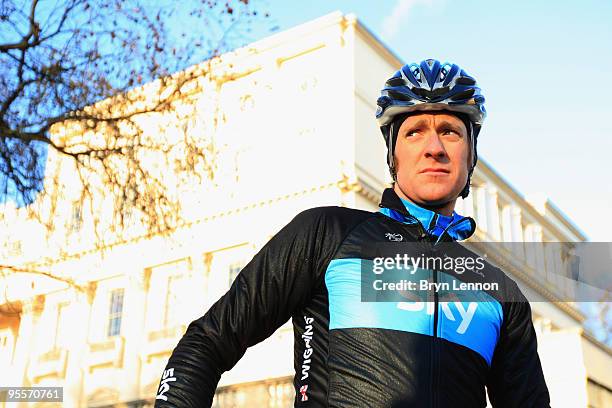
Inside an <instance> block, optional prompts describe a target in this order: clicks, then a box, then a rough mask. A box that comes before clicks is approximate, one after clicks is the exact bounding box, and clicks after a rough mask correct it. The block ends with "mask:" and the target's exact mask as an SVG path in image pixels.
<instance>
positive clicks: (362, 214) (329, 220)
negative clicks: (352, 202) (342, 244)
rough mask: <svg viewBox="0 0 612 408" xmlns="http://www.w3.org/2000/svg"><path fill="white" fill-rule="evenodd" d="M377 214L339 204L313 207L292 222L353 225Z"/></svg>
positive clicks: (298, 215)
mask: <svg viewBox="0 0 612 408" xmlns="http://www.w3.org/2000/svg"><path fill="white" fill-rule="evenodd" d="M374 216H376V213H375V212H371V211H365V210H358V209H355V208H347V207H339V206H323V207H313V208H309V209H307V210H304V211H302V212H300V213H299V214H297V215H296V216H295V218H294V219H293V221H292V222H297V223H304V224H313V223H314V224H321V223H323V224H327V225H330V226H331V225H338V226H346V227H351V226H354V225H357V224H359V223H361V222H363V221H365V220H367V219H369V218H372V217H374Z"/></svg>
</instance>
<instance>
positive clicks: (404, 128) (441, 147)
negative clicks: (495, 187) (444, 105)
mask: <svg viewBox="0 0 612 408" xmlns="http://www.w3.org/2000/svg"><path fill="white" fill-rule="evenodd" d="M468 160H471V157H470V143H469V138H468V134H467V129H466V127H465V124H464V123H463V121H461V119H459V118H458V117H457V116H455V115H452V114H448V113H444V112H432V113H419V114H414V115H411V116H409V117H408V118H406V119H405V120H404V122H403V123H402V125H401V127H400V129H399V132H398V135H397V142H396V147H395V163H396V172H397V183H398V184H399V187H401V190H402V191H403V192H404V193H405V195H407V196H408V197H409V198H410V199H411V200H412V201H414V202H415V203H416V204H421V205H430V206H431V205H433V206H435V205H441V204H445V203H448V202H451V201H452V202H453V203H454V201H455V200H456V199H457V197H458V196H459V194H460V193H461V190H463V187H465V183H466V182H467V177H468V163H469V161H468ZM403 198H405V197H403Z"/></svg>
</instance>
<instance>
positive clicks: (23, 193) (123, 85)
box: [0, 0, 268, 275]
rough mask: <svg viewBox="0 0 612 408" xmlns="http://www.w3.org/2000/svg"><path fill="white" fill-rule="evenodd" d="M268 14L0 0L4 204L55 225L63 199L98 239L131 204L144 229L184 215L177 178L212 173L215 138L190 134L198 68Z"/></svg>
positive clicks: (240, 6)
mask: <svg viewBox="0 0 612 408" xmlns="http://www.w3.org/2000/svg"><path fill="white" fill-rule="evenodd" d="M266 17H268V14H267V13H265V14H261V13H260V14H258V12H257V10H256V9H255V8H254V6H253V4H252V2H249V1H248V0H239V1H238V0H234V1H232V0H228V1H216V0H187V1H184V2H174V1H171V0H156V1H138V0H128V1H125V0H105V1H100V0H57V1H53V2H50V1H38V0H30V1H27V0H23V1H19V0H0V203H2V202H7V201H13V202H15V203H16V204H17V206H18V207H22V208H25V209H26V210H27V212H28V215H29V216H30V217H33V218H35V219H36V221H37V222H39V223H40V225H43V226H44V229H45V230H46V231H47V232H48V234H52V233H53V231H55V230H56V227H58V225H57V224H58V219H62V218H61V217H58V214H57V212H58V202H62V201H66V200H71V202H73V203H74V208H73V210H74V215H73V218H74V219H73V221H75V222H76V223H79V222H81V220H82V219H83V218H82V217H83V216H84V215H83V214H82V212H83V211H86V209H89V213H90V214H91V217H90V219H91V220H92V221H93V223H94V228H93V231H94V232H95V237H96V238H97V239H96V240H92V242H91V244H92V245H96V246H98V247H103V246H105V245H107V244H108V243H109V242H108V240H109V239H110V240H116V239H117V237H118V236H119V231H121V230H125V229H126V227H127V223H126V221H127V220H128V219H130V220H132V219H133V215H134V214H136V215H137V218H138V222H139V223H140V225H142V226H143V227H144V231H145V232H146V233H147V234H159V233H164V232H168V231H171V230H172V229H173V228H175V227H177V226H178V225H180V223H181V222H182V220H181V215H180V214H181V211H180V209H181V200H180V196H179V194H178V193H177V185H180V183H182V182H185V181H186V180H187V179H198V180H200V181H201V180H202V178H208V179H211V178H213V177H214V170H215V147H214V144H213V143H212V142H211V139H210V138H207V137H205V135H202V134H201V133H194V132H192V130H193V115H194V112H196V109H197V103H198V100H199V99H198V98H197V97H196V95H199V94H201V92H202V91H203V89H202V87H201V86H202V84H203V81H202V78H205V77H207V76H210V75H212V74H211V69H210V67H211V64H212V61H214V60H215V58H214V57H216V56H219V55H220V54H221V53H223V52H225V51H227V50H229V49H231V48H234V47H236V46H237V45H242V44H243V43H244V42H245V40H247V39H248V32H249V31H250V28H251V26H252V25H253V24H254V23H255V22H257V21H259V20H260V18H261V20H264V19H265V18H266ZM203 61H204V62H203ZM194 64H195V65H194ZM209 80H210V78H209ZM209 82H210V81H209ZM199 119H202V118H199ZM204 120H211V121H213V120H215V119H214V118H212V117H211V118H210V119H207V118H205V119H204ZM152 123H155V124H156V129H152V127H151V124H152ZM163 126H166V127H167V129H166V130H168V129H170V130H171V131H167V132H166V131H163V130H160V128H161V127H163ZM50 164H52V165H50ZM60 168H63V170H61V171H60ZM168 168H170V169H171V170H173V171H172V172H171V173H172V177H170V176H169V175H168V174H167V172H166V170H164V169H168ZM66 169H69V171H68V172H67V171H66ZM67 174H68V175H69V176H70V177H69V178H70V180H67ZM100 201H104V202H107V203H110V204H111V207H112V211H111V213H112V214H111V216H110V217H109V219H101V218H103V217H100V216H98V214H99V211H100V209H99V208H96V207H95V205H96V204H95V203H96V202H100ZM130 214H131V215H132V216H130ZM109 223H110V228H111V234H110V235H109V234H107V233H108V230H109ZM109 237H110V238H109ZM1 263H4V265H0V272H2V274H3V275H6V274H10V273H24V272H27V273H37V274H43V275H45V274H46V275H49V274H48V273H46V272H45V271H42V272H41V271H39V270H37V269H36V268H33V269H32V270H29V269H28V267H26V266H19V265H17V266H16V265H8V264H6V261H2V262H1Z"/></svg>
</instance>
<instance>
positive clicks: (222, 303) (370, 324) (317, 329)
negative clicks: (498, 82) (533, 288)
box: [155, 59, 549, 408]
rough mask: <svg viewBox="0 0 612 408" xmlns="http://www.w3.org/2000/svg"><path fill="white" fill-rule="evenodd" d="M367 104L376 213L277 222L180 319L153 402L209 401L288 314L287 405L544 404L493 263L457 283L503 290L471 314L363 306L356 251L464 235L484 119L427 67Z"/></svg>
mask: <svg viewBox="0 0 612 408" xmlns="http://www.w3.org/2000/svg"><path fill="white" fill-rule="evenodd" d="M377 104H378V110H377V113H376V117H377V120H378V122H379V125H380V129H381V131H382V134H383V136H384V139H385V142H386V145H387V148H388V155H387V162H388V164H389V170H390V172H391V175H392V177H393V180H394V183H393V187H391V188H387V189H386V190H385V191H384V192H383V195H382V199H381V203H380V210H379V211H378V212H369V211H362V210H356V209H349V208H342V207H319V208H313V209H310V210H306V211H304V212H302V213H300V214H298V215H297V216H296V217H295V218H294V219H293V220H292V221H291V222H290V223H289V224H287V225H286V226H285V227H284V228H282V229H281V230H280V232H278V233H277V234H276V235H275V236H274V237H273V238H272V239H271V240H270V241H269V242H268V243H267V244H266V245H265V246H264V247H263V248H262V249H261V251H259V253H257V255H255V257H254V258H253V259H252V260H251V261H250V262H249V263H248V264H247V265H246V266H245V267H244V268H243V270H242V271H241V272H240V273H239V274H238V276H237V278H236V280H235V281H234V282H233V284H232V286H231V288H230V289H229V291H228V292H227V293H226V294H225V295H224V296H222V297H221V298H220V299H219V300H218V301H217V302H216V303H215V304H214V305H213V306H212V307H211V308H210V310H208V312H207V313H206V314H205V315H204V316H202V317H201V318H199V319H197V320H195V321H193V322H192V323H191V324H190V325H189V327H188V329H187V331H186V333H185V335H184V336H183V337H182V338H181V340H180V341H179V343H178V345H177V346H176V348H175V349H174V351H173V353H172V355H171V357H170V359H169V361H168V364H167V366H166V369H165V370H164V372H163V374H162V378H161V383H160V387H159V390H158V394H157V396H156V400H155V406H156V407H203V406H210V405H211V403H212V400H213V396H214V393H215V389H216V387H217V383H218V381H219V379H220V377H221V374H222V373H223V372H224V371H227V370H230V369H231V368H232V367H233V366H234V365H235V364H236V363H237V361H238V360H239V359H240V358H241V357H242V356H243V354H244V353H245V351H246V349H247V348H248V347H250V346H252V345H254V344H256V343H258V342H261V341H262V340H264V339H266V338H267V337H269V336H270V335H271V334H272V333H273V332H274V331H275V330H276V329H277V328H278V327H280V326H281V325H282V324H283V323H285V322H286V321H287V320H288V319H289V318H292V323H293V328H294V347H295V354H294V356H295V358H294V366H295V372H296V374H295V377H294V387H295V391H296V397H295V402H294V404H295V406H296V407H302V406H304V407H306V406H309V407H453V408H457V407H470V408H473V407H485V406H486V390H488V393H489V398H490V400H491V403H492V405H493V406H494V407H496V408H498V407H521V408H527V407H538V408H539V407H549V394H548V389H547V386H546V383H545V381H544V376H543V373H542V368H541V364H540V360H539V356H538V353H537V343H536V335H535V331H534V328H533V323H532V320H531V309H530V306H529V303H528V302H527V300H526V299H525V297H524V296H523V294H522V293H521V291H520V290H519V289H518V286H517V285H516V283H515V282H514V281H513V280H512V279H510V278H508V277H507V276H506V275H505V274H504V273H503V272H502V271H501V270H499V269H498V268H495V267H493V266H491V265H489V264H487V265H486V269H485V270H484V272H483V271H481V272H480V273H479V274H478V275H476V274H467V273H466V274H464V275H463V276H464V277H463V278H462V279H467V280H471V281H476V280H478V279H481V275H482V277H483V278H482V279H484V276H486V277H487V279H492V280H495V281H497V282H501V283H502V289H501V290H500V291H499V292H498V293H497V294H494V295H492V296H493V297H492V299H493V301H489V302H486V303H479V304H477V305H476V306H474V308H470V309H469V310H467V312H466V309H465V308H464V305H463V304H462V303H461V302H454V303H455V305H454V306H453V305H450V304H444V303H443V302H440V301H439V299H437V297H434V301H433V302H395V303H394V302H363V301H362V298H361V294H362V293H361V288H360V282H361V281H360V276H361V275H360V274H361V266H362V265H363V263H364V262H365V261H367V260H371V258H368V256H367V255H365V254H364V253H363V251H362V249H361V248H362V247H364V245H367V244H376V243H388V242H390V241H394V242H398V241H401V242H420V243H424V244H428V245H430V246H432V247H433V246H434V245H435V244H437V243H440V242H450V243H451V244H452V245H456V246H459V244H453V243H454V242H456V241H460V240H464V239H466V238H468V237H469V236H471V235H472V234H473V232H474V230H475V222H474V220H473V219H471V218H469V217H461V216H460V215H458V214H457V213H456V212H454V205H455V201H456V199H457V198H458V197H459V196H461V197H466V196H467V195H468V194H469V185H470V176H471V174H472V172H473V170H474V166H475V165H476V162H477V152H476V141H477V136H478V133H479V131H480V127H481V125H482V122H483V119H484V117H485V108H484V97H483V96H482V94H481V92H480V88H479V87H478V85H477V84H476V81H475V80H474V78H472V77H471V76H469V75H468V74H467V73H466V72H465V71H464V70H463V69H461V68H460V67H459V66H457V65H456V64H451V63H440V62H439V61H436V60H432V59H429V60H425V61H422V62H420V63H418V64H417V63H413V64H407V65H405V66H403V67H402V68H401V69H400V70H399V71H397V72H396V73H395V74H394V75H393V76H392V77H391V78H390V79H389V80H387V82H386V84H385V87H384V88H383V90H382V92H381V96H380V98H378V101H377ZM436 276H437V275H436ZM498 295H499V296H498ZM495 296H497V297H495ZM451 306H453V307H456V308H455V309H452V308H451Z"/></svg>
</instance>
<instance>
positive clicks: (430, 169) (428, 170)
mask: <svg viewBox="0 0 612 408" xmlns="http://www.w3.org/2000/svg"><path fill="white" fill-rule="evenodd" d="M419 173H420V174H428V175H432V176H436V175H438V176H439V175H444V174H450V171H449V170H447V169H443V168H440V167H428V168H426V169H423V170H421V171H420V172H419Z"/></svg>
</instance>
